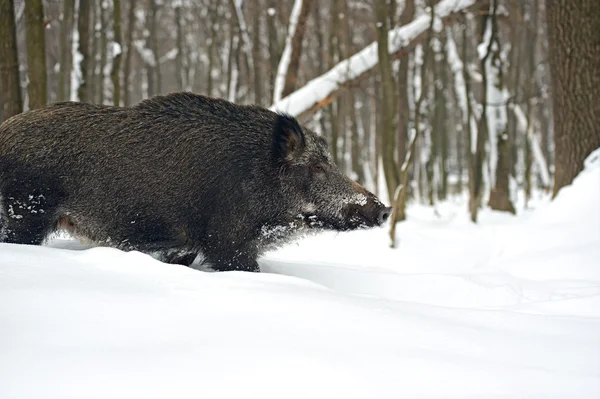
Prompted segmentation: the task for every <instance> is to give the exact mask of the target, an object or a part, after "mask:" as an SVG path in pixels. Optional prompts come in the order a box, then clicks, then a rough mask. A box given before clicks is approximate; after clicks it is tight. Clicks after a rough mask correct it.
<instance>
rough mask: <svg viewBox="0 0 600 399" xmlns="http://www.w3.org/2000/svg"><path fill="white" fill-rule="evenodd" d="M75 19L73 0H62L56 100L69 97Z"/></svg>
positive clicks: (64, 99) (63, 99)
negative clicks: (72, 36) (72, 35)
mask: <svg viewBox="0 0 600 399" xmlns="http://www.w3.org/2000/svg"><path fill="white" fill-rule="evenodd" d="M74 21H75V0H64V3H63V11H62V21H61V24H60V43H59V51H60V55H59V64H60V71H59V73H58V83H57V86H56V91H57V95H56V97H57V99H58V101H66V100H68V99H69V94H70V92H71V62H72V61H71V52H72V43H71V32H72V30H73V23H74Z"/></svg>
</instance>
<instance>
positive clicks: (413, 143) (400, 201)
mask: <svg viewBox="0 0 600 399" xmlns="http://www.w3.org/2000/svg"><path fill="white" fill-rule="evenodd" d="M429 10H430V12H431V15H430V16H431V19H430V21H429V29H428V30H427V41H426V42H425V44H424V46H423V63H422V64H421V76H420V77H421V79H420V80H421V82H420V85H421V92H420V93H419V96H418V98H417V99H416V101H415V109H414V124H415V134H414V135H413V137H411V138H410V144H409V147H408V153H407V154H406V159H405V160H404V163H403V164H402V168H401V169H400V185H399V186H398V189H397V193H396V198H395V202H394V211H393V212H392V217H391V221H390V226H391V227H390V241H391V245H390V246H391V247H392V248H395V247H396V223H397V222H398V221H399V219H398V216H399V215H402V214H405V212H406V201H407V199H408V193H407V191H408V177H409V171H410V167H411V165H412V164H413V163H414V159H415V158H416V157H417V154H416V152H417V140H418V139H419V133H420V129H421V125H420V123H421V105H422V104H423V100H424V99H425V97H426V96H427V92H428V88H427V76H426V74H427V64H428V63H429V57H430V53H431V39H432V37H433V34H434V32H433V26H434V22H435V10H434V7H433V0H430V2H429ZM417 167H418V164H417ZM421 192H422V191H421Z"/></svg>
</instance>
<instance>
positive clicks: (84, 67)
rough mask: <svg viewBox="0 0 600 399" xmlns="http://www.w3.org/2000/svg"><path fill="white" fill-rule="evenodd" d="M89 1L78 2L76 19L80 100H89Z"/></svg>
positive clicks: (78, 91)
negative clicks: (79, 58) (79, 60)
mask: <svg viewBox="0 0 600 399" xmlns="http://www.w3.org/2000/svg"><path fill="white" fill-rule="evenodd" d="M90 25H91V24H90V2H89V1H84V0H82V1H80V2H79V18H78V20H77V30H78V32H79V49H78V51H79V54H81V62H80V63H79V70H80V71H81V76H80V77H79V78H80V79H81V80H80V82H79V87H78V88H77V97H78V98H79V101H81V102H89V101H90V98H89V93H88V79H89V72H90V71H89V66H90V65H91V63H90V61H91V59H90V52H89V41H90V28H91V26H90Z"/></svg>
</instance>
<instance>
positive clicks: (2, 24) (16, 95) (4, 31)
mask: <svg viewBox="0 0 600 399" xmlns="http://www.w3.org/2000/svg"><path fill="white" fill-rule="evenodd" d="M0 37H1V38H2V40H0V89H1V90H2V95H3V104H2V120H7V119H8V118H10V117H11V116H14V115H17V114H19V113H21V112H23V102H22V100H21V85H20V79H19V57H18V54H17V31H16V26H15V14H14V4H13V0H2V1H0Z"/></svg>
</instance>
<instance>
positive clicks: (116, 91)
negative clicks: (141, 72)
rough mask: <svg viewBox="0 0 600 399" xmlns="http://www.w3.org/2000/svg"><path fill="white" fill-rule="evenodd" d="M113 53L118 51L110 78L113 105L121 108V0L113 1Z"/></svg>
mask: <svg viewBox="0 0 600 399" xmlns="http://www.w3.org/2000/svg"><path fill="white" fill-rule="evenodd" d="M113 13H114V14H113V33H114V37H113V42H114V43H115V44H114V45H113V51H115V50H116V51H118V52H117V53H116V54H113V64H112V70H111V73H110V77H111V80H112V84H113V104H114V105H116V106H119V105H120V104H121V82H120V80H119V78H120V74H121V55H122V52H123V51H122V47H121V0H113Z"/></svg>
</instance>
